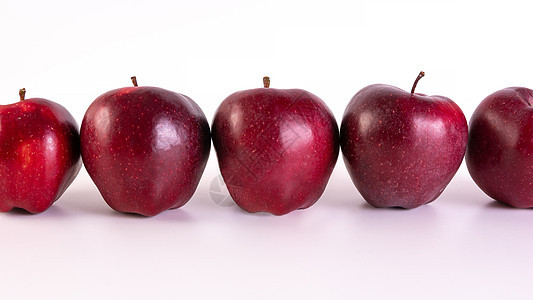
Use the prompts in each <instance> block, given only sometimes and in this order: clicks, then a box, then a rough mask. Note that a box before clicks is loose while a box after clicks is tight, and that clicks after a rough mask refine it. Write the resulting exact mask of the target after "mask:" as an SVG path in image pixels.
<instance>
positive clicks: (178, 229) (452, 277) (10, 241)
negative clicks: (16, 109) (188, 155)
mask: <svg viewBox="0 0 533 300" xmlns="http://www.w3.org/2000/svg"><path fill="white" fill-rule="evenodd" d="M463 167H464V166H463ZM463 171H464V170H463ZM461 173H462V174H459V176H458V177H457V178H455V179H454V180H453V181H452V183H451V184H450V186H449V187H448V188H447V189H446V191H445V192H444V193H443V195H442V196H441V197H440V198H439V199H437V200H436V201H435V202H434V203H432V204H430V205H427V206H423V207H420V208H417V209H413V210H404V209H375V208H372V207H370V206H369V205H368V204H366V203H365V202H364V201H363V200H362V199H361V197H360V196H359V194H358V193H357V191H356V189H355V187H354V186H353V185H352V184H351V182H350V179H349V176H348V174H347V172H346V170H345V168H344V166H343V165H342V164H339V165H337V167H336V168H335V171H334V173H333V175H332V178H331V181H330V184H329V186H328V188H327V189H326V192H325V193H324V195H323V197H322V199H320V200H319V202H318V203H317V204H315V206H313V207H311V208H309V209H307V210H303V211H296V212H293V213H291V214H289V215H286V216H282V217H275V216H272V215H269V214H248V213H246V212H243V211H242V210H240V209H239V208H238V207H237V206H231V207H221V206H218V205H216V204H215V203H213V202H212V200H211V199H210V198H209V193H208V189H209V184H210V182H211V179H212V178H213V177H214V176H217V174H218V169H217V166H216V162H214V161H212V160H210V163H209V164H208V167H207V170H206V173H205V174H204V178H203V179H202V181H201V184H200V186H199V188H198V192H197V193H196V194H195V196H194V197H193V199H192V200H191V201H190V202H189V203H188V204H187V205H185V206H184V207H183V208H180V209H178V210H173V211H168V212H165V213H162V214H161V215H159V216H156V217H153V218H146V217H138V216H135V215H127V214H120V213H116V212H114V211H113V210H111V209H110V208H109V207H107V205H106V204H105V203H104V201H103V200H102V199H101V197H100V195H99V194H98V191H97V190H96V188H95V187H94V185H93V184H92V183H91V181H90V179H89V177H88V176H87V173H86V172H85V171H83V172H82V173H81V174H80V178H78V180H77V181H76V182H75V183H74V186H72V187H71V188H70V189H69V190H68V191H67V192H66V193H65V195H64V196H63V197H62V198H61V199H60V200H59V202H58V203H56V204H55V205H54V206H53V207H52V209H51V210H50V211H48V212H46V213H44V214H41V215H36V216H31V215H28V214H24V213H8V214H0V225H1V226H0V235H1V236H2V237H3V246H2V249H1V250H0V252H1V253H2V255H4V257H10V259H9V260H5V261H4V265H3V270H4V272H1V273H0V282H2V283H3V284H7V285H9V286H11V287H13V288H12V289H8V290H6V291H4V293H6V292H7V293H8V294H9V295H13V296H16V295H20V294H19V293H18V292H17V291H19V290H18V288H22V287H23V286H25V285H26V282H28V281H30V282H32V283H33V286H34V287H37V288H38V289H36V290H34V289H30V290H24V294H25V295H29V296H35V297H38V296H43V295H52V294H53V295H57V294H62V295H78V297H76V298H84V299H91V298H94V297H98V296H101V297H104V298H106V297H109V298H113V297H119V296H121V295H122V296H124V295H128V296H130V297H129V298H134V299H140V298H143V297H149V296H150V297H155V296H158V297H165V296H168V295H169V289H168V287H169V286H175V285H176V284H177V285H178V286H179V294H180V295H187V296H188V297H189V298H190V297H193V298H216V297H220V295H221V294H228V295H229V294H231V295H232V298H234V299H235V298H236V299H249V296H250V295H251V294H254V293H255V294H257V293H258V290H260V291H261V293H260V294H261V295H262V296H264V297H266V298H273V297H277V296H279V293H280V292H279V291H283V295H282V296H280V297H281V298H286V297H289V298H293V299H294V298H301V297H320V298H323V297H324V298H337V299H338V298H348V297H346V295H354V292H353V289H357V293H356V294H358V295H363V296H364V298H379V299H391V298H395V299H397V298H409V299H427V297H428V295H431V296H432V297H431V298H432V299H450V298H455V299H458V298H461V299H463V298H476V295H478V294H480V293H481V294H484V293H485V292H486V293H489V292H490V295H486V296H488V298H491V296H494V297H496V298H497V296H500V295H506V296H508V297H515V296H520V295H522V292H523V291H524V289H521V288H516V287H522V286H523V287H528V283H529V280H530V279H529V278H531V277H530V275H531V274H532V271H531V270H530V266H531V264H533V241H532V239H531V230H530V229H531V228H533V218H531V213H532V212H533V211H531V210H517V209H510V208H507V207H505V206H500V205H497V204H492V202H491V201H490V200H489V199H487V198H486V196H485V195H484V194H483V193H482V192H481V191H480V190H479V189H478V188H477V187H476V186H475V185H474V184H473V182H472V181H471V180H470V179H469V178H468V177H466V176H465V175H466V172H461ZM213 245H216V246H213ZM30 270H31V272H30ZM14 274H15V275H14ZM17 274H20V275H17ZM206 274H209V275H208V276H207V275H206ZM504 275H505V276H511V277H512V279H511V278H509V279H508V280H509V281H511V280H512V283H513V284H514V285H515V288H513V289H509V287H508V286H507V285H490V286H489V287H487V285H486V284H487V282H493V281H494V282H496V281H498V282H501V276H504ZM21 278H24V280H21ZM57 278H61V280H62V284H61V286H58V285H57V284H55V283H56V282H57ZM109 282H113V285H109V284H107V283H109ZM264 284H268V285H269V286H273V287H274V288H273V289H266V288H264ZM132 285H133V286H134V287H132ZM206 285H207V286H210V287H211V288H206ZM450 287H453V288H450ZM487 288H488V291H487V290H484V289H487ZM79 290H84V293H83V295H80V294H79V293H77V291H79ZM174 293H178V291H175V292H172V295H174ZM435 293H438V294H435ZM41 298H42V297H41ZM45 298H46V297H45ZM485 298H487V297H485Z"/></svg>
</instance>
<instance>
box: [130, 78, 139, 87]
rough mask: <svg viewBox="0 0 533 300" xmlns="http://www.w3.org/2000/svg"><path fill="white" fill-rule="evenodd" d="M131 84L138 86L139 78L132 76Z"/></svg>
mask: <svg viewBox="0 0 533 300" xmlns="http://www.w3.org/2000/svg"><path fill="white" fill-rule="evenodd" d="M131 82H133V86H138V85H137V77H135V76H131Z"/></svg>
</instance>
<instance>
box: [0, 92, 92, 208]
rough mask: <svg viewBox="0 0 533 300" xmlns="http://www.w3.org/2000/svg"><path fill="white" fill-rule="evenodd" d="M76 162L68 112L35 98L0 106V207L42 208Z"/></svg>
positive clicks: (76, 140) (57, 192)
mask: <svg viewBox="0 0 533 300" xmlns="http://www.w3.org/2000/svg"><path fill="white" fill-rule="evenodd" d="M80 168H81V159H80V136H79V132H78V125H77V124H76V121H75V120H74V118H73V117H72V115H71V114H70V113H69V112H68V111H67V110H66V109H65V108H64V107H63V106H61V105H59V104H57V103H55V102H52V101H49V100H46V99H40V98H33V99H27V100H22V101H20V102H17V103H14V104H10V105H2V106H0V211H1V212H7V211H10V210H12V209H13V208H15V207H17V208H22V209H24V210H26V211H28V212H30V213H34V214H35V213H41V212H43V211H45V210H47V209H48V208H49V207H50V206H51V205H52V204H53V203H54V202H55V201H56V200H57V199H59V197H61V195H62V194H63V192H64V191H65V190H66V189H67V187H68V186H69V185H70V184H71V183H72V181H73V180H74V178H76V175H77V174H78V172H79V170H80Z"/></svg>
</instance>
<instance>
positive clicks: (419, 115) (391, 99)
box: [341, 84, 468, 208]
mask: <svg viewBox="0 0 533 300" xmlns="http://www.w3.org/2000/svg"><path fill="white" fill-rule="evenodd" d="M467 138H468V127H467V123H466V118H465V116H464V114H463V112H462V111H461V109H460V108H459V106H457V105H456V104H455V103H454V102H453V101H452V100H450V99H448V98H446V97H442V96H426V95H423V94H418V93H414V94H411V93H409V92H406V91H404V90H402V89H399V88H397V87H393V86H389V85H383V84H376V85H370V86H367V87H365V88H363V89H362V90H360V91H359V92H358V93H357V94H356V95H355V96H354V97H353V98H352V100H351V101H350V103H349V104H348V106H347V107H346V111H345V113H344V117H343V120H342V123H341V149H342V152H343V157H344V162H345V164H346V167H347V169H348V172H349V173H350V176H351V178H352V181H353V183H354V184H355V186H356V187H357V189H358V190H359V192H360V193H361V195H362V196H363V198H364V199H365V200H366V201H367V202H368V203H370V204H371V205H372V206H375V207H403V208H415V207H418V206H421V205H423V204H426V203H429V202H432V201H433V200H435V199H436V198H437V197H438V196H439V195H440V194H441V193H442V191H443V190H444V188H445V187H446V186H447V185H448V183H449V182H450V181H451V179H452V178H453V176H454V175H455V173H456V172H457V169H458V168H459V166H460V165H461V161H462V159H463V156H464V154H465V150H466V145H467Z"/></svg>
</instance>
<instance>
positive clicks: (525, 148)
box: [466, 87, 533, 208]
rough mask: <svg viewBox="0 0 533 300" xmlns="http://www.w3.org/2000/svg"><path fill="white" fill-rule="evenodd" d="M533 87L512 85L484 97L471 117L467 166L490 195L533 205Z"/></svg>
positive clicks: (518, 204) (511, 203)
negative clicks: (532, 88) (532, 179)
mask: <svg viewBox="0 0 533 300" xmlns="http://www.w3.org/2000/svg"><path fill="white" fill-rule="evenodd" d="M532 104H533V90H530V89H527V88H523V87H510V88H506V89H503V90H500V91H497V92H495V93H493V94H491V95H489V96H488V97H487V98H485V99H484V100H483V101H482V102H481V103H480V104H479V106H478V107H477V108H476V110H475V111H474V114H473V115H472V118H471V119H470V133H469V135H470V137H469V141H468V148H467V152H466V165H467V167H468V171H469V172H470V175H471V176H472V179H474V181H475V182H476V184H477V185H478V186H479V187H480V188H481V190H483V191H484V192H485V193H486V194H487V195H489V196H490V197H491V198H493V199H495V200H497V201H500V202H503V203H506V204H508V205H511V206H514V207H518V208H527V207H533V185H532V184H531V182H532V181H531V178H532V177H533V107H532Z"/></svg>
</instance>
